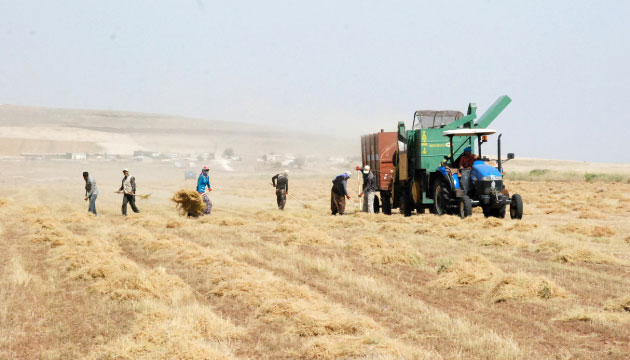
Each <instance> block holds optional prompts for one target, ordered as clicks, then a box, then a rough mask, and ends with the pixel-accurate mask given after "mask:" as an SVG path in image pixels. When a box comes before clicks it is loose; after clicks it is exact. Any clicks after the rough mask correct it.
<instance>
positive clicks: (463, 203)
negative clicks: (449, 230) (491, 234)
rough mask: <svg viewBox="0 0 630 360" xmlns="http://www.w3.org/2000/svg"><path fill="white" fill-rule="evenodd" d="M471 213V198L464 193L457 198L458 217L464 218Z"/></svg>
mask: <svg viewBox="0 0 630 360" xmlns="http://www.w3.org/2000/svg"><path fill="white" fill-rule="evenodd" d="M470 215H472V200H470V198H469V197H468V195H464V196H462V197H461V198H460V199H459V217H460V218H462V219H464V218H466V217H468V216H470Z"/></svg>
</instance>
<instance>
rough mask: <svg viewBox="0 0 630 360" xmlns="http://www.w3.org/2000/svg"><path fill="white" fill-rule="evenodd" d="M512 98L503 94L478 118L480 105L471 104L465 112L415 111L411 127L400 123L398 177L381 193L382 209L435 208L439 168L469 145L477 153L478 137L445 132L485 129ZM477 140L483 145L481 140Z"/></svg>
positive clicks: (396, 158) (407, 210) (404, 211)
mask: <svg viewBox="0 0 630 360" xmlns="http://www.w3.org/2000/svg"><path fill="white" fill-rule="evenodd" d="M511 101H512V100H511V99H510V98H509V97H508V96H507V95H505V96H501V97H500V98H498V99H497V100H496V101H495V102H494V104H492V106H490V108H489V109H488V110H487V111H486V112H485V113H484V114H483V115H481V117H479V118H478V119H477V106H476V105H475V104H472V103H471V104H469V106H468V111H467V114H466V115H463V114H462V113H461V112H459V111H416V113H415V114H414V120H413V124H412V128H411V129H410V130H407V129H406V127H405V123H404V122H402V121H401V122H399V123H398V132H397V137H398V142H399V151H398V152H397V153H396V154H395V156H394V165H395V168H396V171H395V172H396V173H395V180H394V182H393V183H392V186H391V191H389V192H388V193H387V194H384V193H382V194H381V197H382V199H381V201H382V202H383V212H385V213H391V208H397V207H400V209H401V212H403V213H404V214H405V215H410V214H411V212H412V211H413V210H414V209H415V210H417V211H418V212H419V213H423V212H424V211H425V209H427V208H428V209H432V208H433V207H432V205H433V195H432V187H433V184H434V183H435V182H436V181H437V180H438V179H440V178H441V174H440V172H439V171H438V168H440V167H441V166H442V165H443V164H445V163H447V164H448V163H449V162H450V164H451V166H452V165H453V163H454V161H455V159H457V158H459V156H461V154H462V153H463V152H464V148H466V147H467V146H470V147H471V148H472V149H473V151H472V152H473V153H477V151H475V150H476V149H475V141H473V140H474V139H473V138H478V136H450V137H446V136H444V132H445V131H447V130H456V129H486V128H487V127H488V126H489V125H490V124H491V123H492V122H493V121H494V120H495V119H496V118H497V116H498V115H499V114H500V113H501V112H502V111H503V110H504V109H505V108H506V107H507V106H508V104H509V103H510V102H511ZM475 120H476V121H475ZM477 140H478V141H477V143H478V144H479V145H480V144H481V142H482V139H481V138H478V139H477ZM451 142H452V144H451ZM451 145H452V146H451ZM477 155H481V154H478V153H477ZM499 166H500V164H499ZM387 200H389V201H387ZM386 201H387V202H386Z"/></svg>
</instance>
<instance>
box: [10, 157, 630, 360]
mask: <svg viewBox="0 0 630 360" xmlns="http://www.w3.org/2000/svg"><path fill="white" fill-rule="evenodd" d="M131 165H133V164H129V167H130V168H131V171H132V174H135V175H136V177H137V182H138V191H139V192H140V193H151V194H152V196H151V197H150V198H149V199H148V200H143V201H138V206H139V208H140V210H141V213H140V214H133V213H131V214H130V216H129V217H127V218H123V217H122V216H120V200H121V199H120V197H119V196H118V195H116V194H114V193H113V191H114V190H116V189H117V187H118V181H119V180H120V179H119V175H118V172H119V171H118V168H120V167H121V166H119V165H117V164H100V165H99V164H96V163H88V164H71V163H62V162H59V163H41V162H36V161H33V162H27V163H9V162H2V163H1V164H0V171H1V173H2V179H1V181H0V217H1V219H2V221H1V222H0V233H1V234H2V236H1V238H0V239H1V242H2V251H1V252H0V264H1V266H0V273H1V277H0V359H81V358H83V359H234V358H238V359H246V358H252V359H257V358H265V359H289V358H304V359H337V358H361V359H425V358H426V359H460V358H470V359H495V358H496V359H569V358H581V359H599V358H611V359H615V358H618V359H621V358H627V356H628V353H630V276H629V275H630V222H629V221H628V217H629V216H630V185H629V184H620V183H600V182H593V183H587V182H547V181H535V182H526V181H518V182H517V181H512V182H509V183H508V186H509V188H510V189H511V191H512V192H519V193H521V194H522V195H523V198H524V201H525V215H524V219H523V220H522V221H519V222H516V221H512V220H509V219H505V220H498V219H485V218H484V217H483V215H482V214H481V212H480V211H479V210H475V212H474V214H473V216H472V217H470V218H467V219H465V220H460V219H459V218H456V217H451V216H444V217H436V216H433V215H418V216H412V217H409V218H404V217H402V216H400V215H398V214H395V215H392V216H390V217H387V216H384V215H373V216H370V215H367V214H362V213H356V212H355V205H354V204H353V203H352V202H350V203H348V210H349V214H348V215H346V216H343V217H332V216H330V215H329V209H328V207H329V191H330V179H329V178H331V177H332V176H333V175H335V174H334V173H331V174H330V176H323V175H313V174H300V173H299V172H298V171H295V172H294V173H292V174H291V181H290V193H291V194H292V195H295V196H296V197H298V198H299V199H301V200H302V201H304V202H306V203H307V204H309V205H310V207H311V208H310V209H308V208H304V207H302V206H300V205H299V204H298V203H297V202H296V201H295V200H293V199H292V198H290V197H289V199H288V204H287V208H286V209H285V211H284V212H280V211H278V210H277V209H276V208H275V204H274V202H275V198H274V196H275V193H274V191H273V189H272V187H271V186H270V185H268V184H269V180H270V177H271V175H273V174H249V175H247V174H241V173H231V174H230V173H211V181H212V184H213V188H214V191H213V192H212V193H211V196H210V197H211V199H212V201H213V203H214V209H213V215H212V216H210V217H204V218H199V219H187V218H185V217H181V216H179V215H178V212H177V211H176V209H175V205H174V204H173V203H172V202H170V200H169V199H170V198H171V196H172V195H173V193H174V192H175V191H177V190H179V189H181V188H184V187H192V186H193V183H192V182H185V181H184V180H183V174H180V172H177V171H175V170H173V169H171V168H159V167H157V166H150V165H143V167H142V168H138V167H137V166H133V167H132V166H131ZM125 166H127V165H125ZM84 169H87V170H89V171H91V172H92V173H93V174H94V175H95V177H96V180H97V182H98V186H99V190H100V196H99V199H98V201H97V208H98V210H99V216H98V217H92V216H90V215H88V213H87V204H85V203H84V201H83V180H82V178H81V171H83V170H84ZM349 186H350V189H355V188H356V182H355V181H354V179H353V180H352V181H351V183H350V184H349ZM353 192H354V191H353ZM354 200H356V198H355V199H354Z"/></svg>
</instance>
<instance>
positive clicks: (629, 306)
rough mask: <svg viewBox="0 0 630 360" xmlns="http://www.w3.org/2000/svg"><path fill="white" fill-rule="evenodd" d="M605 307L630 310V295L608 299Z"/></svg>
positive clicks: (616, 310) (606, 308) (615, 309)
mask: <svg viewBox="0 0 630 360" xmlns="http://www.w3.org/2000/svg"><path fill="white" fill-rule="evenodd" d="M604 309H605V310H607V311H615V312H630V296H625V297H621V298H617V299H611V300H608V301H607V302H606V305H605V306H604Z"/></svg>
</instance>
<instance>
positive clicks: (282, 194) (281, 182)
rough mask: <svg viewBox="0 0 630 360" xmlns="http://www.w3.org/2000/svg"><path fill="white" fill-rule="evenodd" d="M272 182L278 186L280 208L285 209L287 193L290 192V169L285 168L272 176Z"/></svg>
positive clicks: (277, 197)
mask: <svg viewBox="0 0 630 360" xmlns="http://www.w3.org/2000/svg"><path fill="white" fill-rule="evenodd" d="M271 184H272V185H273V186H274V187H275V188H276V201H277V202H278V209H280V210H284V205H286V203H287V194H288V193H289V170H284V171H283V172H281V173H279V174H276V176H274V177H272V178H271Z"/></svg>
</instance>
